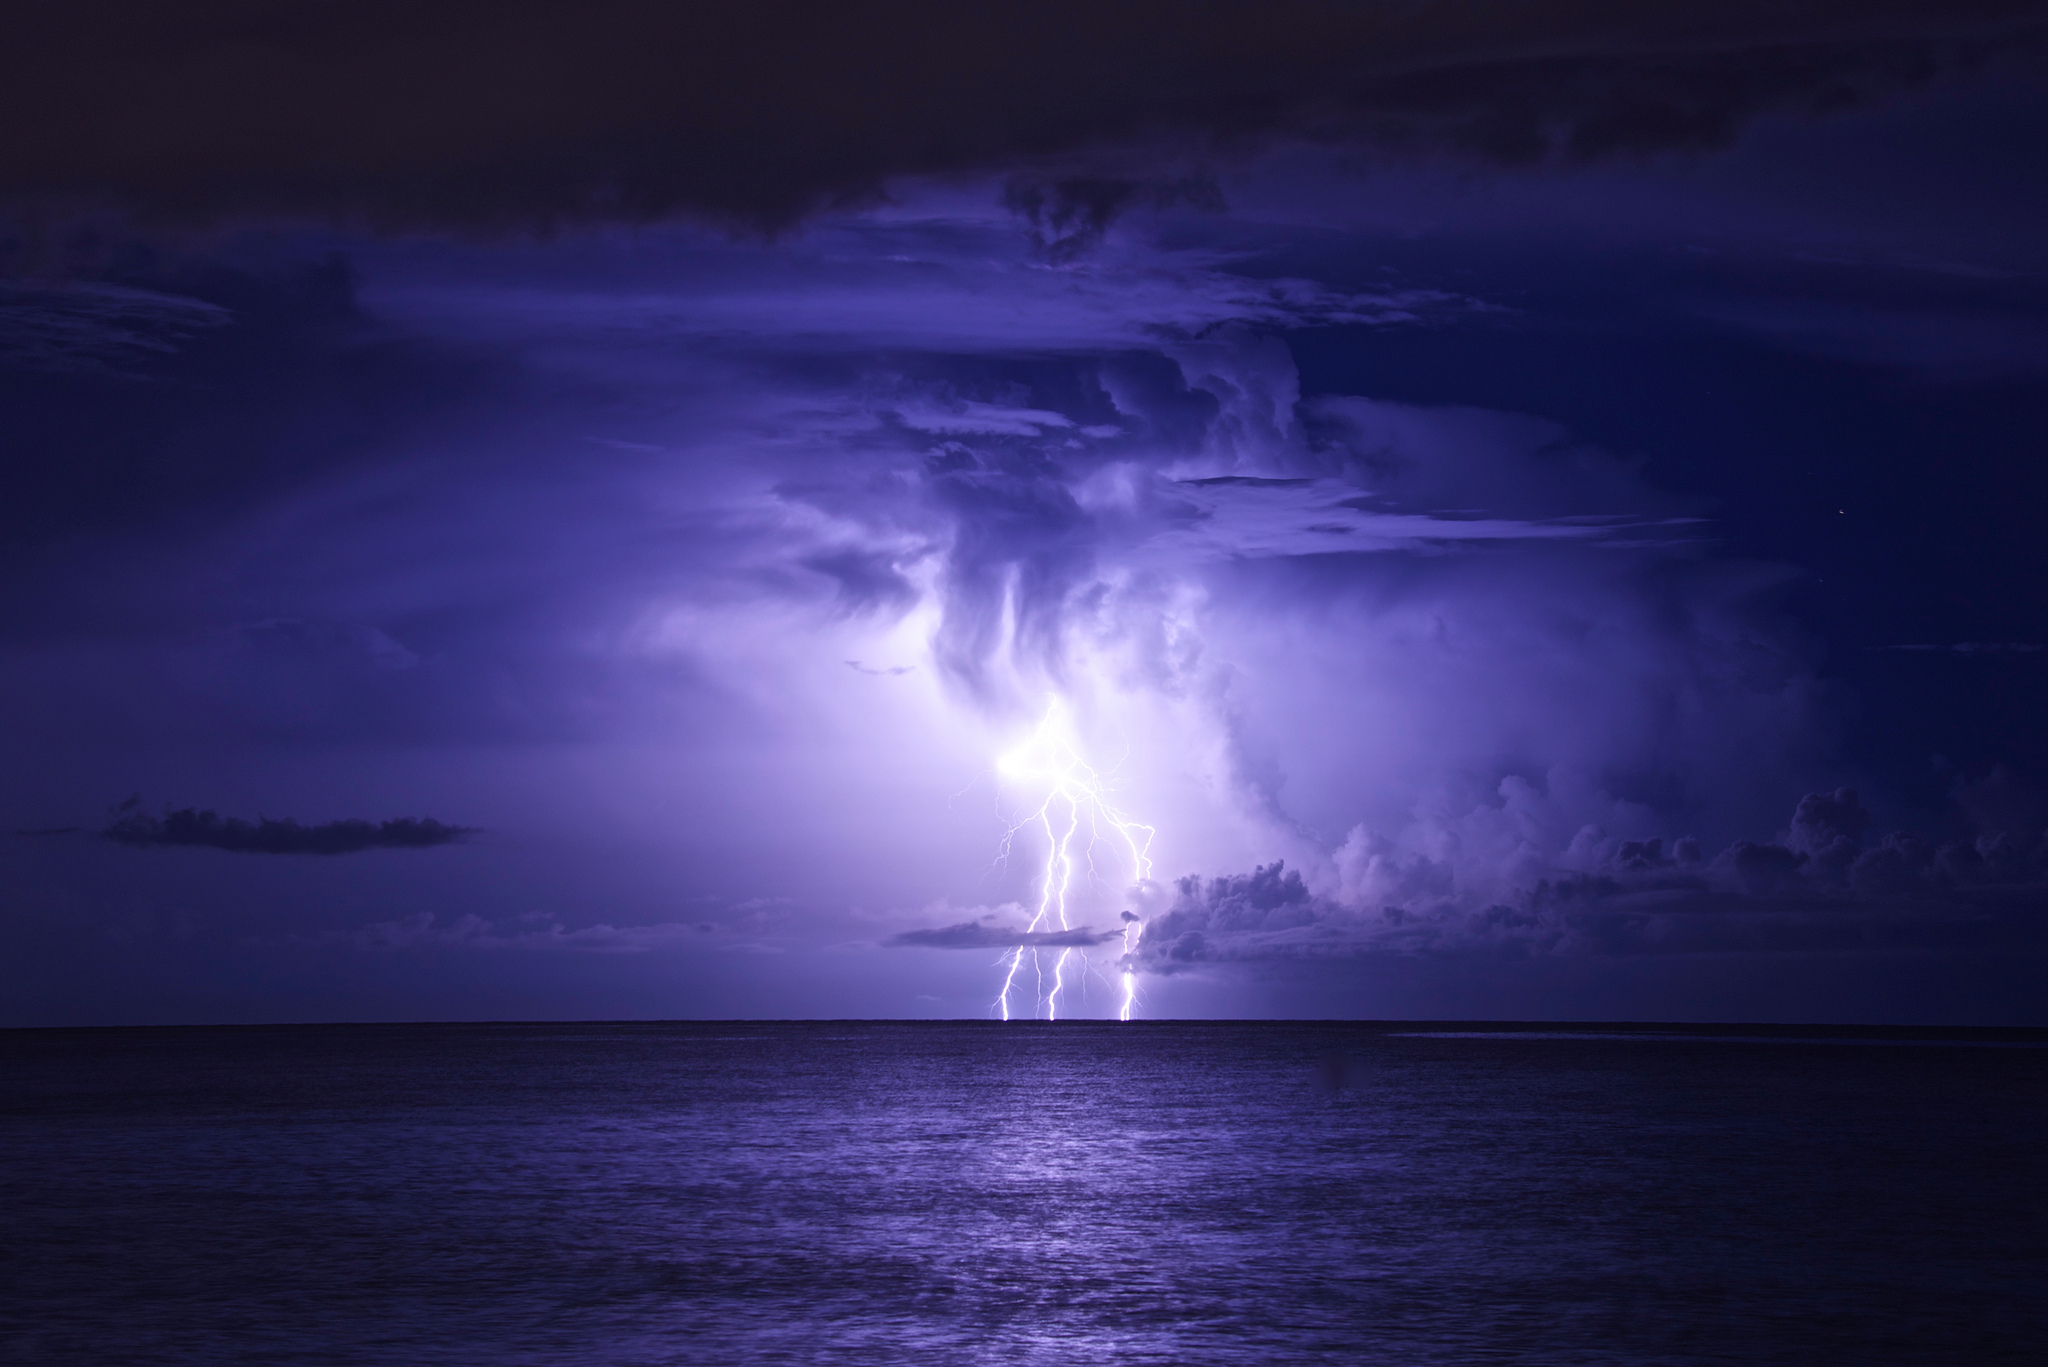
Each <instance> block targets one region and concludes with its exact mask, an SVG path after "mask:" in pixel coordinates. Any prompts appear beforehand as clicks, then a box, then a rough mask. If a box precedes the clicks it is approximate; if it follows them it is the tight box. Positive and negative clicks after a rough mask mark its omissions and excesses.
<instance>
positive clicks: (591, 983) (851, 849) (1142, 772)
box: [0, 0, 2048, 1025]
mask: <svg viewBox="0 0 2048 1367" xmlns="http://www.w3.org/2000/svg"><path fill="white" fill-rule="evenodd" d="M10 28H11V29H12V30H13V33H12V36H10V38H9V40H8V42H7V44H6V46H5V50H4V52H0V127H5V128H6V129H7V130H8V132H7V134H6V136H5V137H4V138H0V463H4V471H5V478H6V486H5V496H4V498H0V529H4V539H0V554H4V556H5V584H6V590H5V593H4V595H0V772H4V773H5V775H6V776H7V779H8V782H7V783H6V784H5V785H4V787H0V831H4V832H5V834H0V934H4V940H5V951H4V953H0V1024H5V1025H63V1024H131V1023H175V1022H240V1021H318V1020H445V1019H523V1018H577V1019H601V1018H632V1017H660V1018H668V1017H699V1016H714V1017H723V1016H754V1017H812V1016H853V1017H899V1016H907V1017H933V1016H966V1017H981V1016H985V1015H988V1014H990V1013H991V1011H992V1010H995V1009H997V1008H996V1005H995V1003H996V995H997V992H998V990H999V988H1000V987H1001V984H1002V980H1003V977H1004V974H1005V971H1006V968H1005V965H1007V964H1008V963H1009V962H1010V960H1011V957H1012V956H1013V955H1015V954H1017V953H1018V951H1019V950H1020V949H1021V950H1022V956H1023V957H1022V965H1023V973H1024V975H1025V978H1026V979H1027V982H1026V984H1025V986H1024V987H1023V988H1022V989H1021V995H1017V994H1013V996H1012V999H1011V1005H1012V1008H1013V1010H1015V1011H1016V1012H1017V1013H1018V1014H1022V1015H1029V1014H1032V1013H1033V1010H1034V1006H1033V998H1034V995H1035V994H1040V993H1041V992H1042V988H1035V987H1033V986H1031V983H1032V982H1036V981H1038V980H1037V979H1036V978H1034V977H1033V961H1034V957H1035V958H1036V959H1037V961H1038V965H1039V970H1040V971H1050V965H1051V963H1052V962H1053V961H1054V960H1055V959H1057V958H1058V956H1059V955H1060V954H1061V953H1062V952H1063V951H1064V952H1066V953H1067V955H1068V963H1069V966H1068V968H1067V970H1066V983H1067V987H1066V991H1065V992H1064V993H1063V994H1062V996H1061V998H1060V1001H1059V1005H1058V1011H1059V1014H1061V1015H1062V1016H1105V1015H1112V1016H1113V1015H1115V1014H1116V1012H1117V1009H1118V998H1119V995H1120V992H1121V990H1122V989H1121V986H1120V982H1119V980H1120V977H1121V975H1122V974H1123V973H1124V972H1128V973H1129V974H1130V975H1131V980H1132V984H1133V986H1134V988H1135V993H1136V998H1135V1014H1136V1015H1138V1016H1141V1017H1169V1016H1178V1017H1204V1016H1317V1017H1364V1018H1497V1019H1595V1020H1621V1019H1639V1020H1730V1021H1734V1020H1779V1021H1869V1022H1900V1023H1934V1022H1945V1023H1959V1024H1963V1023H1980V1024H2048V994H2044V993H2043V991H2042V989H2041V984H2042V982H2043V974H2044V972H2048V725H2044V722H2043V715H2044V706H2048V535H2044V531H2043V514H2044V510H2048V441H2044V437H2043V432H2044V431H2048V176H2044V175H2043V168H2048V81H2044V76H2048V6H2044V5H2042V4H2040V3H2002V2H1998V0H1980V2H1978V3H1968V2H1958V0H1944V3H1940V4H1936V3H1931V2H1923V0H1858V2H1857V3H1846V2H1841V3H1838V2H1837V0H1814V2H1813V3H1807V4H1801V5H1788V4H1784V3H1775V4H1764V3H1718V4H1704V3H1702V4H1689V3H1682V2H1680V0H1670V2H1667V3H1649V2H1648V0H1640V2H1627V3H1625V2H1623V0H1556V2H1555V3H1547V4H1528V3H1508V2H1507V0H1471V2H1470V3H1432V2H1430V0H1385V2H1384V3H1378V4H1367V3H1353V4H1346V3H1322V2H1320V0H1262V3H1258V4H1250V3H1234V2H1228V0H1219V2H1217V3H1202V2H1200V0H1177V2H1176V3H1164V0H1136V2H1134V3H1116V2H1114V0H1112V2H1110V3H1101V2H1099V0H1098V2H1097V3H1090V4H1086V5H1081V4H1068V3H1063V2H1054V3H1046V0H1036V2H1035V3H1030V4H1007V3H1004V4H977V5H959V4H945V5H941V4H931V3H923V0H891V3H888V4H885V5H878V6H871V7H865V8H862V7H846V6H833V5H824V4H815V3H780V4H774V3H770V4H755V5H749V6H746V7H742V8H739V9H730V10H712V9H709V8H706V7H696V6H681V5H668V4H655V3H649V2H647V0H616V2H614V3H588V2H587V0H586V2H584V3H577V4H573V5H572V4H567V3H557V2H556V0H546V2H544V3H539V4H532V5H525V6H519V7H512V8H507V7H505V6H502V5H495V4H494V5H485V4H481V3H466V2H465V0H453V2H451V0H438V2H437V3H429V4H421V3H406V4H396V3H390V0H368V2H367V3H352V4H348V5H343V4H339V3H327V2H326V0H295V2H294V3H288V4H277V3H261V4H259V3H256V2H255V0H209V2H206V3H192V4H181V5H176V6H168V7H167V6H160V5H145V4H142V3H140V2H139V0H99V2H97V3H80V2H79V0H67V3H63V4H58V3H54V0H32V3H30V4H29V5H28V6H27V12H26V15H25V16H23V17H19V18H13V17H11V19H10ZM1049 714H1050V715H1051V716H1052V717H1053V725H1054V727H1055V729H1058V728H1064V731H1063V732H1062V736H1063V743H1064V744H1067V745H1070V746H1071V747H1072V750H1071V754H1070V756H1069V758H1070V759H1072V760H1074V761H1075V762H1085V764H1086V765H1087V766H1088V770H1089V771H1090V772H1092V773H1093V775H1095V778H1094V779H1093V780H1092V781H1093V782H1096V783H1099V785H1100V788H1099V794H1100V799H1101V800H1100V802H1099V803H1098V804H1096V805H1097V806H1098V807H1099V808H1100V811H1108V810H1110V809H1111V808H1113V809H1114V811H1115V812H1118V813H1121V814H1123V816H1124V817H1126V818H1128V820H1129V821H1131V822H1134V823H1143V824H1144V826H1146V827H1148V828H1149V829H1150V832H1151V834H1150V836H1149V840H1150V843H1149V846H1147V847H1146V848H1145V850H1144V853H1145V854H1146V855H1147V856H1148V858H1149V866H1148V867H1144V868H1141V867H1139V866H1137V865H1136V864H1134V863H1133V862H1132V860H1131V859H1130V858H1129V857H1128V850H1127V849H1125V847H1124V846H1123V845H1121V844H1120V843H1119V841H1118V839H1117V838H1115V837H1116V835H1117V833H1116V832H1114V831H1110V832H1108V836H1109V837H1110V838H1107V839H1105V840H1102V841H1098V842H1097V843H1096V845H1095V846H1094V848H1093V851H1092V859H1090V858H1088V857H1086V856H1088V855H1089V853H1090V851H1088V850H1086V849H1084V848H1083V846H1084V845H1085V844H1086V842H1085V840H1081V839H1080V838H1079V837H1077V844H1076V845H1075V846H1074V849H1075V850H1076V851H1077V852H1078V855H1077V865H1076V872H1075V874H1074V878H1073V882H1072V886H1071V890H1070V895H1069V897H1068V904H1067V907H1066V908H1065V912H1064V922H1065V924H1064V925H1061V924H1059V921H1060V917H1058V916H1057V915H1056V916H1055V917H1054V918H1053V919H1052V920H1050V921H1048V920H1044V919H1042V918H1041V919H1040V920H1039V921H1038V922H1037V928H1036V929H1033V925H1034V916H1035V915H1036V914H1037V913H1038V912H1039V910H1040V904H1041V899H1042V897H1043V895H1044V888H1043V886H1042V877H1041V874H1042V869H1043V865H1044V863H1045V859H1046V850H1047V844H1046V838H1045V832H1044V829H1043V828H1042V827H1040V826H1036V825H1034V824H1033V823H1032V822H1031V821H1030V820H1029V818H1030V817H1031V815H1032V813H1033V812H1034V811H1035V810H1036V809H1037V806H1038V804H1039V803H1040V802H1043V801H1046V800H1047V794H1048V791H1049V788H1048V784H1047V782H1046V781H1045V779H1044V774H1043V772H1042V769H1041V768H1039V767H1036V762H1035V761H1031V760H1029V759H1028V757H1027V761H1026V762H1024V763H1021V764H1020V763H1018V762H1017V761H1016V755H1017V753H1018V747H1019V746H1024V747H1025V748H1026V750H1027V751H1028V750H1029V748H1030V741H1029V738H1030V737H1031V736H1032V735H1033V734H1034V730H1035V728H1039V727H1041V725H1042V724H1044V722H1045V719H1046V718H1047V716H1048V715H1049ZM1041 748H1042V747H1041ZM1006 754H1008V755H1011V756H1012V762H1011V763H1009V764H1007V765H1006V764H1004V763H1003V762H1002V757H1003V756H1005V755H1006ZM1062 762H1066V761H1062ZM1053 804H1054V807H1055V808H1056V809H1058V810H1057V811H1055V816H1056V817H1059V819H1061V820H1063V819H1064V817H1063V816H1060V812H1062V811H1064V809H1063V808H1060V807H1059V797H1058V795H1057V794H1054V795H1053ZM1083 805H1084V806H1086V805H1087V804H1083ZM1100 811H1099V812H1098V813H1097V815H1098V817H1099V816H1100ZM1082 815H1083V817H1084V818H1085V816H1086V815H1087V813H1086V812H1083V813H1082ZM1055 824H1057V822H1056V823H1055ZM1141 874H1149V876H1146V877H1142V878H1141V877H1140V875H1141ZM1132 918H1135V919H1132ZM1036 1011H1037V1014H1040V1015H1043V1014H1045V1005H1044V1003H1043V1002H1042V1001H1041V1002H1039V1003H1038V1005H1037V1007H1036Z"/></svg>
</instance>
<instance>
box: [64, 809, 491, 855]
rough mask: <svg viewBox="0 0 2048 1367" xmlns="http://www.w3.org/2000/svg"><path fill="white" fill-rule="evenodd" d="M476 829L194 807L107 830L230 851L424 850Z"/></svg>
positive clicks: (147, 841)
mask: <svg viewBox="0 0 2048 1367" xmlns="http://www.w3.org/2000/svg"><path fill="white" fill-rule="evenodd" d="M475 833H476V832H475V831H474V829H472V828H471V827H467V826H451V825H448V824H447V823H446V822H441V821H436V820H434V819H433V818H432V817H410V816H402V817H396V818H394V819H392V820H390V821H358V820H344V821H325V822H320V823H318V824H317V825H312V826H302V825H300V824H299V823H298V822H296V821H291V820H285V821H273V820H271V819H270V818H269V817H259V818H258V819H257V820H255V821H245V820H243V819H242V818H240V817H232V816H229V817H224V816H221V815H220V814H218V813H217V812H205V811H199V810H197V809H195V808H192V807H185V808H181V809H179V810H178V811H174V812H166V813H164V814H163V815H162V816H150V815H149V814H148V813H146V812H141V811H135V810H124V811H123V812H122V813H121V814H120V815H118V816H117V817H116V818H115V820H114V821H113V823H112V824H111V825H109V826H108V827H107V828H106V830H104V831H103V832H101V834H102V835H104V836H105V837H106V838H107V839H109V840H112V841H114V842H116V843H117V844H122V845H186V846H193V847H197V848H200V849H210V850H228V851H231V852H233V853H236V854H358V853H360V852H362V851H363V850H423V849H431V848H433V847H434V846H437V845H453V844H456V843H458V842H460V841H461V840H463V839H465V838H466V837H468V836H471V835H474V834H475Z"/></svg>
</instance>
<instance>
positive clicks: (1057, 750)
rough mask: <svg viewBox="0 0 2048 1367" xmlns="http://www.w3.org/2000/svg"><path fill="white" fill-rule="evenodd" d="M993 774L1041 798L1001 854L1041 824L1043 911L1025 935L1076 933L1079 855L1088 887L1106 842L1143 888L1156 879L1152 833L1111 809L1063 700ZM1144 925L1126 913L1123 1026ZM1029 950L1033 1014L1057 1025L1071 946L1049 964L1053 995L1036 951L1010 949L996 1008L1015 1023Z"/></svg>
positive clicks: (1121, 968)
mask: <svg viewBox="0 0 2048 1367" xmlns="http://www.w3.org/2000/svg"><path fill="white" fill-rule="evenodd" d="M996 769H997V772H998V773H999V774H1000V775H1001V776H1002V777H1003V778H1004V779H1005V780H1007V781H1008V782H1010V783H1013V784H1017V785H1020V786H1023V785H1028V786H1029V788H1030V789H1031V790H1033V791H1038V792H1042V794H1043V795H1042V796H1041V797H1040V798H1039V801H1038V805H1037V807H1036V808H1035V809H1034V810H1032V811H1031V812H1030V813H1029V814H1028V815H1026V816H1025V817H1024V818H1023V819H1021V820H1019V821H1017V822H1015V823H1014V824H1012V825H1011V827H1010V829H1009V830H1008V831H1007V832H1006V833H1005V834H1004V837H1003V854H1004V856H1005V857H1007V856H1008V854H1009V852H1010V848H1011V845H1012V843H1013V842H1014V841H1015V839H1016V837H1017V834H1018V832H1020V831H1022V830H1024V829H1026V828H1027V827H1031V826H1036V827H1038V828H1039V829H1040V830H1041V831H1043V833H1044V836H1045V864H1044V867H1043V868H1042V869H1040V871H1039V876H1038V910H1037V912H1036V913H1035V914H1034V915H1033V916H1032V918H1031V923H1030V925H1028V926H1026V927H1025V933H1026V934H1030V935H1036V934H1043V933H1047V932H1051V931H1054V930H1060V931H1065V930H1072V929H1073V928H1074V927H1073V925H1072V922H1071V921H1070V920H1069V918H1068V913H1069V911H1070V910H1071V909H1072V899H1073V897H1074V894H1075V886H1074V879H1075V874H1076V872H1077V870H1076V858H1077V854H1078V856H1079V857H1080V858H1082V859H1085V861H1086V864H1087V873H1088V876H1089V878H1090V880H1091V882H1092V881H1093V880H1094V879H1095V878H1096V876H1097V874H1098V870H1097V868H1096V865H1095V851H1096V849H1097V847H1098V846H1101V845H1105V844H1107V845H1108V846H1110V847H1111V849H1112V850H1114V851H1115V855H1116V859H1117V861H1118V863H1119V864H1121V865H1122V866H1124V867H1126V868H1128V869H1129V871H1130V874H1131V881H1132V882H1133V883H1143V882H1144V881H1145V880H1146V879H1148V878H1150V877H1151V876H1152V859H1151V854H1150V851H1151V848H1152V836H1153V829H1152V828H1151V827H1150V826H1147V825H1144V824H1142V823H1140V822H1137V821H1133V820H1131V819H1130V818H1129V817H1127V816H1125V815H1124V814H1123V813H1122V812H1120V811H1118V810H1117V809H1116V808H1115V807H1114V806H1112V805H1111V804H1110V802H1109V795H1110V793H1111V792H1112V791H1113V790H1112V789H1111V788H1110V787H1109V785H1108V784H1107V783H1106V782H1105V781H1104V779H1103V777H1102V775H1100V774H1099V773H1097V772H1096V771H1095V769H1094V767H1093V766H1091V765H1090V764H1089V763H1088V762H1087V761H1086V760H1085V759H1083V758H1082V755H1081V745H1080V738H1079V736H1078V735H1077V733H1076V732H1075V730H1074V725H1073V719H1072V717H1071V716H1070V714H1069V712H1068V709H1067V707H1066V706H1065V704H1063V703H1062V702H1061V701H1060V699H1058V698H1054V699H1053V700H1052V701H1051V702H1050V703H1049V704H1048V705H1047V707H1046V711H1045V715H1044V717H1043V718H1041V719H1040V721H1039V723H1038V727H1037V729H1036V730H1034V731H1033V732H1032V733H1031V735H1030V737H1029V738H1028V739H1026V740H1025V741H1024V743H1023V744H1021V745H1019V746H1017V747H1016V748H1015V749H1013V750H1010V751H1009V752H1008V753H1006V754H1004V755H1003V756H1002V757H1001V758H1000V759H999V760H998V761H997V762H996ZM1077 843H1078V844H1079V847H1080V848H1079V850H1078V851H1077V850H1076V844H1077ZM1139 924H1140V923H1139V920H1138V918H1137V917H1136V916H1134V915H1133V914H1132V913H1130V912H1128V911H1126V912H1124V913H1123V951H1124V952H1123V957H1122V958H1121V959H1120V960H1119V962H1118V969H1119V972H1120V974H1121V984H1120V986H1121V989H1122V995H1121V1000H1120V1002H1119V1005H1118V1013H1117V1019H1119V1020H1129V1019H1130V1018H1131V1007H1132V1004H1133V1001H1134V999H1135V997H1136V994H1137V974H1136V973H1135V972H1134V970H1133V967H1132V964H1131V958H1130V955H1131V950H1132V949H1133V948H1134V945H1133V942H1132V937H1133V936H1134V935H1135V934H1136V933H1137V930H1138V927H1139ZM1027 951H1028V952H1029V954H1030V955H1031V967H1032V975H1033V978H1034V980H1035V988H1036V999H1035V1001H1034V1003H1033V1010H1032V1014H1033V1015H1034V1016H1036V1014H1037V1011H1038V1008H1039V1007H1041V1006H1042V1007H1043V1008H1044V1010H1045V1017H1046V1019H1047V1020H1056V1019H1058V1017H1059V1001H1060V993H1061V992H1062V991H1064V990H1065V988H1066V986H1067V972H1068V967H1069V961H1070V959H1071V958H1072V956H1073V955H1074V953H1075V952H1076V950H1075V948H1074V947H1073V946H1071V945H1062V946H1060V947H1059V956H1058V957H1057V958H1055V959H1054V960H1053V963H1052V973H1051V976H1052V986H1051V988H1050V989H1048V988H1047V987H1046V986H1045V977H1046V971H1045V965H1044V963H1043V962H1042V960H1041V959H1040V950H1039V948H1038V947H1037V946H1035V945H1021V944H1020V945H1018V946H1016V947H1015V948H1013V949H1012V950H1011V951H1010V958H1009V963H1008V965H1007V967H1006V969H1005V972H1004V974H1003V988H1002V992H1001V993H1000V994H999V995H998V996H997V998H996V1003H995V1004H996V1008H997V1009H998V1010H999V1011H1000V1012H1001V1013H1002V1018H1003V1019H1004V1020H1008V1019H1010V993H1011V991H1012V990H1013V989H1014V988H1015V985H1016V982H1017V974H1018V972H1019V970H1020V969H1021V968H1022V967H1023V964H1024V956H1025V954H1026V952H1027ZM1084 965H1085V958H1084Z"/></svg>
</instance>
